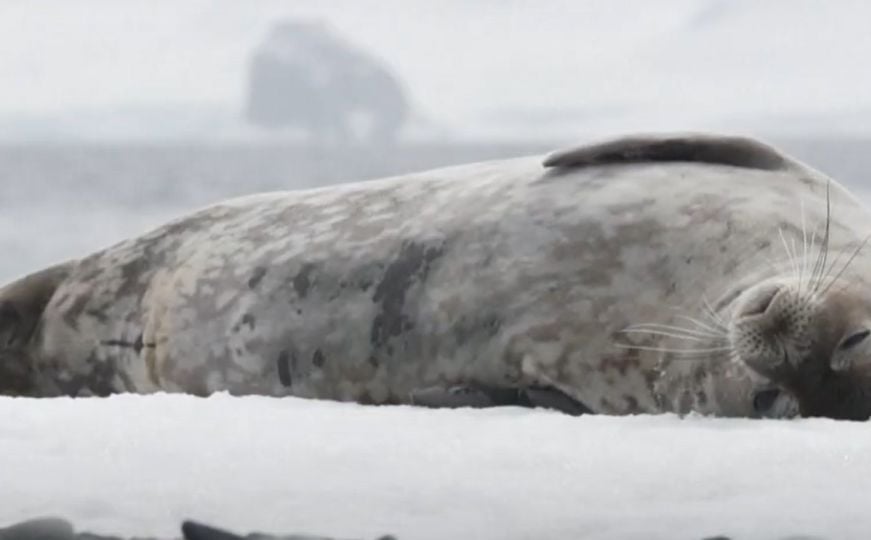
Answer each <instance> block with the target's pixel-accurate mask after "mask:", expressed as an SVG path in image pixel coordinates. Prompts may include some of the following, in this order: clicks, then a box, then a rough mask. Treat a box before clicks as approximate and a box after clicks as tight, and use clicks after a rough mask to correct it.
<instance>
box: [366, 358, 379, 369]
mask: <svg viewBox="0 0 871 540" xmlns="http://www.w3.org/2000/svg"><path fill="white" fill-rule="evenodd" d="M368 361H369V365H371V366H372V367H375V368H377V367H378V366H379V365H381V362H379V361H378V359H377V358H375V357H374V356H369V359H368Z"/></svg>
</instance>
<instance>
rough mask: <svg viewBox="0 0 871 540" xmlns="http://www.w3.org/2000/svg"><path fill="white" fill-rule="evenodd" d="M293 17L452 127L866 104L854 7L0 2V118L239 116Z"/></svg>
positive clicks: (516, 1)
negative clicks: (91, 110) (131, 110)
mask: <svg viewBox="0 0 871 540" xmlns="http://www.w3.org/2000/svg"><path fill="white" fill-rule="evenodd" d="M291 15H292V16H306V17H323V18H325V19H327V20H328V22H330V23H331V24H332V25H333V26H334V27H335V28H336V29H337V30H339V31H340V32H342V33H343V34H344V35H345V36H346V37H347V38H348V39H349V40H350V41H352V42H354V43H356V44H359V45H361V46H363V47H366V48H368V49H369V50H370V51H372V52H374V53H376V54H378V55H379V56H381V57H382V58H383V59H385V60H386V61H387V62H388V63H389V64H390V65H392V66H393V67H394V68H396V69H397V70H398V72H399V73H400V75H401V76H402V77H403V78H404V80H405V81H406V83H407V85H408V86H409V88H410V90H411V92H412V96H413V99H414V101H415V103H416V104H417V106H418V108H419V109H420V110H421V111H422V112H423V113H425V114H426V115H428V116H431V117H433V118H437V119H439V120H440V121H443V122H445V123H450V124H462V123H463V122H466V121H468V120H469V118H470V117H471V116H475V115H482V114H486V113H487V111H492V110H512V111H520V110H524V109H539V108H550V109H555V110H576V109H591V110H598V111H606V112H607V111H612V110H622V111H624V113H625V111H629V113H625V114H630V115H634V116H633V118H635V117H637V118H638V119H639V120H638V121H639V122H642V123H643V122H644V121H646V122H647V124H646V125H650V124H655V123H656V121H655V120H656V119H661V118H662V117H665V118H670V119H671V118H684V117H685V118H686V119H691V118H698V117H701V116H704V115H707V116H709V117H716V116H718V115H727V116H728V115H731V116H738V117H740V116H741V115H756V114H759V113H765V114H774V115H777V114H781V113H790V112H794V111H800V112H802V113H807V114H815V113H818V112H823V111H828V112H831V111H833V110H834V111H843V110H852V109H856V108H861V109H863V108H868V107H869V105H871V76H869V74H868V69H867V58H868V57H869V53H871V32H869V31H868V30H867V25H868V21H869V20H871V3H868V2H863V1H862V0H731V1H729V0H726V1H722V0H602V1H595V2H594V1H581V0H540V1H536V0H529V1H525V0H504V1H496V0H478V1H475V0H429V1H423V0H314V1H306V0H298V1H283V2H279V1H272V0H244V1H240V0H147V1H144V0H76V1H74V2H73V1H69V0H0V81H2V82H3V84H0V113H10V112H37V113H45V112H51V111H56V110H62V109H66V108H70V107H116V106H119V105H125V104H134V105H141V104H159V103H165V102H193V103H201V104H206V105H208V104H222V105H228V106H239V104H240V103H241V99H242V95H243V90H244V70H245V61H246V58H247V56H248V54H249V53H250V50H251V49H252V47H253V46H254V45H255V44H256V43H257V42H258V40H259V39H260V38H261V37H262V36H263V34H264V33H265V31H266V29H267V28H268V26H269V23H270V22H271V21H273V20H275V19H276V18H278V17H282V16H291ZM615 114H616V113H615ZM645 119H646V120H645Z"/></svg>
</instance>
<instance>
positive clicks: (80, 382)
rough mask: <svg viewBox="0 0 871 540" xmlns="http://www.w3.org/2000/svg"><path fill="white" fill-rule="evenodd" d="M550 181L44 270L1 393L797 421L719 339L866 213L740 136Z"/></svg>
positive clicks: (316, 196)
mask: <svg viewBox="0 0 871 540" xmlns="http://www.w3.org/2000/svg"><path fill="white" fill-rule="evenodd" d="M546 164H547V167H548V168H543V167H542V162H541V159H540V158H537V157H533V158H520V159H513V160H507V161H497V162H488V163H481V164H474V165H467V166H460V167H454V168H449V169H442V170H436V171H430V172H425V173H420V174H414V175H407V176H402V177H396V178H390V179H385V180H378V181H370V182H363V183H357V184H346V185H341V186H335V187H329V188H322V189H314V190H305V191H296V192H282V193H269V194H263V195H255V196H250V197H245V198H241V199H236V200H230V201H226V202H223V203H220V204H217V205H214V206H212V207H209V208H206V209H204V210H201V211H199V212H197V213H194V214H192V215H190V216H188V217H184V218H182V219H179V220H177V221H174V222H172V223H169V224H167V225H166V226H163V227H161V228H159V229H157V230H154V231H152V232H150V233H148V234H146V235H144V236H141V237H139V238H134V239H131V240H128V241H125V242H122V243H120V244H118V245H115V246H113V247H110V248H108V249H106V250H104V251H101V252H99V253H95V254H93V255H91V256H88V257H85V258H83V259H80V260H77V261H71V262H68V263H65V264H62V265H59V266H58V267H54V268H51V269H49V270H46V271H43V272H41V273H38V274H34V275H31V276H29V277H27V278H24V279H22V280H20V281H18V282H15V283H12V284H10V285H8V286H7V287H6V288H4V289H3V290H2V291H0V338H3V343H6V347H5V350H4V352H3V356H2V360H0V363H2V365H3V367H2V368H0V387H5V388H6V391H7V392H15V393H21V394H27V395H58V394H61V395H94V394H95V395H105V394H110V393H114V392H140V393H148V392H155V391H169V392H189V393H193V394H198V395H206V394H209V393H211V392H216V391H229V392H230V393H233V394H262V395H271V396H287V395H294V396H302V397H312V398H325V399H336V400H349V401H359V402H362V403H409V402H414V397H415V395H419V393H421V392H423V391H425V390H426V389H431V388H437V389H438V388H441V389H450V388H454V387H460V388H483V389H488V391H490V390H524V389H541V388H544V389H551V390H553V391H558V392H561V393H563V394H565V395H566V396H569V397H570V398H571V399H572V400H574V401H576V402H577V403H578V404H579V406H583V408H585V409H589V410H591V411H594V412H601V413H609V414H624V413H633V412H660V411H678V412H687V411H698V412H701V413H710V414H718V415H738V416H756V415H760V414H774V415H780V414H785V413H784V412H783V410H785V409H784V408H783V407H784V406H783V403H781V401H782V400H781V399H780V397H778V398H777V399H773V400H767V401H766V400H762V403H760V400H759V399H756V398H757V397H758V395H759V392H764V391H768V389H770V388H771V380H770V377H764V376H761V375H758V374H757V373H758V372H761V371H762V370H760V369H757V367H754V368H753V369H750V368H749V367H748V365H749V364H748V363H747V362H744V361H741V360H744V359H743V358H736V355H735V354H734V353H735V350H734V348H729V347H728V346H727V345H724V344H723V343H722V341H723V340H724V339H726V340H727V338H728V335H729V334H728V328H729V324H730V323H729V318H730V317H732V314H733V311H734V309H735V306H736V305H744V304H746V303H747V302H746V298H744V297H745V296H746V294H745V291H749V290H750V289H751V288H752V285H754V284H756V283H760V282H762V281H764V280H765V279H769V278H772V277H776V276H779V275H782V274H783V272H784V266H781V265H780V264H779V263H780V262H781V261H783V260H784V259H786V257H785V255H787V254H788V253H790V252H789V251H787V250H786V249H785V248H784V247H783V246H784V245H786V246H787V248H789V247H791V246H793V245H795V242H796V240H795V239H796V238H798V239H799V240H798V244H797V245H799V246H802V245H804V246H805V248H806V247H807V245H808V243H807V241H806V239H807V236H808V235H811V234H816V236H815V237H816V238H817V244H816V245H817V246H819V239H820V238H821V237H822V235H821V233H820V232H819V231H820V227H821V226H822V225H823V224H824V223H826V219H827V217H828V218H829V221H828V224H829V229H830V232H831V235H830V236H829V237H827V240H828V239H829V238H830V244H828V245H829V246H830V247H831V249H832V252H833V253H834V252H835V251H836V248H837V247H838V246H844V245H847V244H850V243H856V242H857V241H860V240H861V239H862V238H863V237H864V231H869V230H871V219H869V216H868V214H866V213H865V211H864V209H862V208H861V206H860V205H859V204H858V203H857V202H856V201H855V199H854V198H853V197H852V196H851V195H849V194H848V193H847V192H846V191H845V190H844V189H843V188H842V187H840V186H839V185H837V184H835V183H833V182H830V181H829V180H828V179H826V178H825V177H824V176H822V175H821V174H819V173H817V172H815V171H813V170H811V169H809V168H807V167H804V166H803V165H801V164H799V163H797V162H795V161H793V160H791V159H789V158H788V157H786V156H784V155H783V154H780V153H778V152H777V151H776V150H774V149H772V148H770V147H767V146H765V145H762V144H760V143H758V142H755V141H753V140H748V139H740V138H727V137H717V136H701V135H686V136H683V135H677V136H661V137H647V138H624V139H619V140H615V141H610V142H607V143H605V144H601V145H594V146H585V147H580V148H577V149H573V150H570V151H568V152H563V153H559V154H555V155H553V156H551V157H550V158H549V159H548V160H547V161H546ZM827 200H828V202H829V204H830V205H831V207H836V208H837V212H832V213H831V214H827V208H829V206H828V205H827ZM800 209H803V210H802V211H801V212H800V211H799V210H800ZM805 223H806V224H807V225H806V226H805V225H804V224H805ZM813 231H816V232H815V233H814V232H813ZM781 234H782V235H784V241H783V242H781ZM803 239H804V240H805V243H804V244H802V240H803ZM854 259H855V260H854V262H853V263H852V264H853V269H857V268H861V267H863V265H864V268H865V269H869V266H868V264H867V261H866V260H865V259H864V257H863V256H862V255H861V254H859V256H858V257H855V258H854ZM789 260H790V261H791V262H792V263H795V259H794V258H790V259H789ZM769 263H770V264H769ZM786 268H790V267H789V265H787V266H786ZM866 274H867V275H871V274H869V273H867V272H866ZM790 275H792V274H790ZM747 294H749V293H747ZM754 294H755V293H754ZM742 299H743V300H742ZM742 301H744V304H741V302H742ZM727 349H728V350H727ZM760 409H762V410H760Z"/></svg>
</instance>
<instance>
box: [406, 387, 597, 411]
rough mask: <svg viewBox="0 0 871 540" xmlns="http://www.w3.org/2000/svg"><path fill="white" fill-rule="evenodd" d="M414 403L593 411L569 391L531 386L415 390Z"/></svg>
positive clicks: (441, 405)
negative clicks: (569, 393)
mask: <svg viewBox="0 0 871 540" xmlns="http://www.w3.org/2000/svg"><path fill="white" fill-rule="evenodd" d="M411 400H412V404H413V405H420V406H422V407H430V408H434V409H456V408H459V407H473V408H487V407H506V406H514V407H529V408H535V407H541V408H543V409H553V410H556V411H559V412H562V413H566V414H570V415H573V416H579V415H582V414H590V413H592V411H591V410H590V409H589V408H588V407H587V406H585V405H584V404H583V403H581V402H579V401H577V400H576V399H573V398H572V397H570V396H569V395H567V394H566V393H565V392H561V391H559V390H557V389H556V388H553V387H549V386H533V387H527V388H520V389H517V388H490V387H485V386H454V387H451V388H438V387H433V388H426V389H423V390H417V391H414V392H412V394H411Z"/></svg>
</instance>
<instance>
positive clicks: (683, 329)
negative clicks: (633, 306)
mask: <svg viewBox="0 0 871 540" xmlns="http://www.w3.org/2000/svg"><path fill="white" fill-rule="evenodd" d="M626 328H632V329H641V328H656V329H660V330H674V331H677V332H686V333H690V334H696V335H699V336H709V337H720V336H725V335H726V332H724V331H722V330H718V329H713V330H712V331H708V330H706V329H702V328H687V327H685V326H677V325H674V324H662V323H652V322H651V323H638V324H632V325H629V326H627V327H626Z"/></svg>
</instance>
